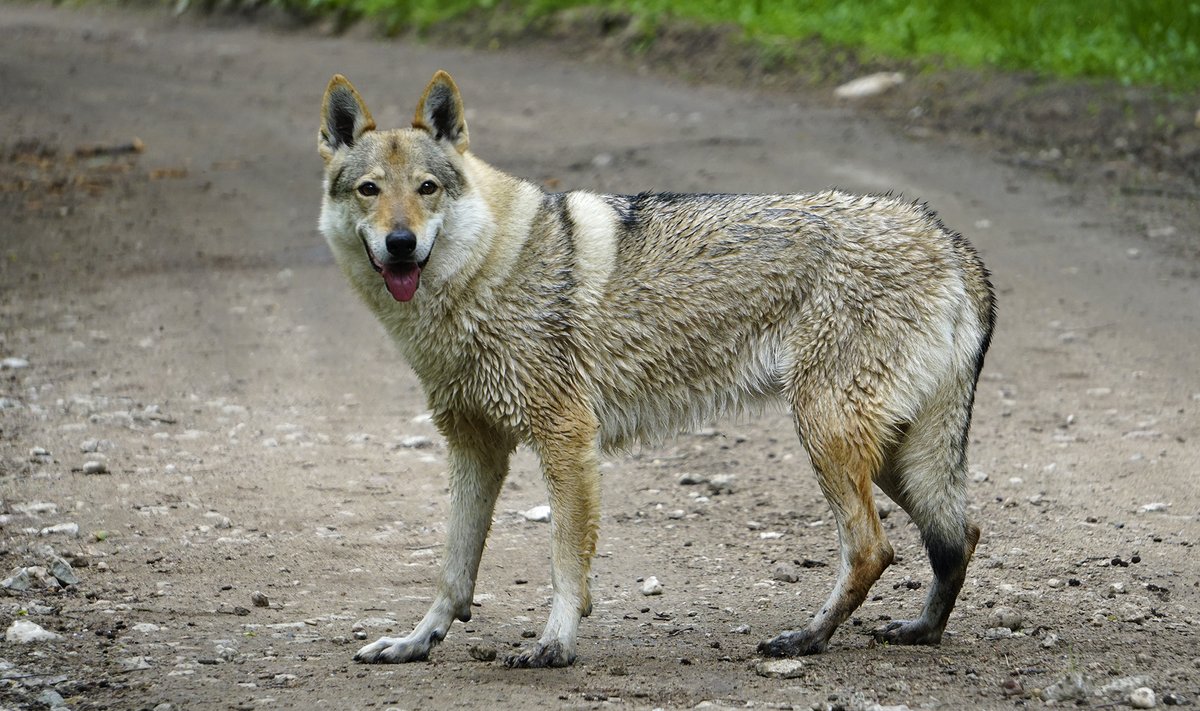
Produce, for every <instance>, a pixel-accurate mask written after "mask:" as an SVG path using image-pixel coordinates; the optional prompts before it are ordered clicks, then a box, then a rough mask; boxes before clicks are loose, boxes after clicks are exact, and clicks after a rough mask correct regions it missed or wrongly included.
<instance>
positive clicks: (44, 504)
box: [12, 501, 58, 516]
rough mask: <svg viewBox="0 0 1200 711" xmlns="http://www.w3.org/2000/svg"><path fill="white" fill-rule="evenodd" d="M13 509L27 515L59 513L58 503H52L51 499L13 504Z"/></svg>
mask: <svg viewBox="0 0 1200 711" xmlns="http://www.w3.org/2000/svg"><path fill="white" fill-rule="evenodd" d="M12 510H13V513H19V514H25V515H26V516H42V515H46V514H49V515H53V514H56V513H58V504H52V503H50V502H49V501H30V502H29V503H27V504H13V505H12Z"/></svg>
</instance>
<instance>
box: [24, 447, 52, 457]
mask: <svg viewBox="0 0 1200 711" xmlns="http://www.w3.org/2000/svg"><path fill="white" fill-rule="evenodd" d="M29 456H30V457H33V458H34V459H42V458H44V457H49V456H50V450H48V449H46V448H45V447H34V448H32V449H30V450H29Z"/></svg>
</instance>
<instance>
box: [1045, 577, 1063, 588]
mask: <svg viewBox="0 0 1200 711" xmlns="http://www.w3.org/2000/svg"><path fill="white" fill-rule="evenodd" d="M1046 585H1048V586H1049V587H1050V588H1052V589H1054V590H1057V589H1059V588H1061V587H1065V586H1066V582H1065V581H1063V580H1061V579H1060V578H1050V579H1049V580H1047V581H1046Z"/></svg>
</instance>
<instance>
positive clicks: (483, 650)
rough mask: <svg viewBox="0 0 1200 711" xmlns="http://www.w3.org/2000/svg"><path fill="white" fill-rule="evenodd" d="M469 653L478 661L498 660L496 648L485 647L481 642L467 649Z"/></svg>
mask: <svg viewBox="0 0 1200 711" xmlns="http://www.w3.org/2000/svg"><path fill="white" fill-rule="evenodd" d="M467 654H470V655H471V659H474V660H475V661H477V662H494V661H496V648H495V647H485V646H483V645H479V644H473V645H471V647H470V648H469V649H468V650H467Z"/></svg>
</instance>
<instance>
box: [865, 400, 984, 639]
mask: <svg viewBox="0 0 1200 711" xmlns="http://www.w3.org/2000/svg"><path fill="white" fill-rule="evenodd" d="M954 422H965V420H964V419H962V418H954V417H944V416H943V417H925V418H922V419H921V420H919V421H918V423H917V424H916V425H914V426H913V427H911V428H910V429H909V432H908V433H907V435H906V436H905V438H904V439H903V440H902V441H901V443H900V445H899V446H898V448H897V450H896V453H895V456H894V457H893V459H892V461H891V462H890V466H888V467H887V469H886V471H884V472H883V474H882V475H881V476H880V477H879V480H878V481H877V483H878V484H879V487H880V488H881V489H883V491H884V493H886V494H887V495H888V496H889V497H891V499H892V500H893V501H895V502H896V503H897V504H899V505H900V507H901V508H903V509H904V510H905V511H907V512H908V515H909V516H910V517H911V518H912V520H913V522H914V523H915V524H916V525H917V528H919V529H920V531H921V539H922V541H923V542H924V544H925V550H926V552H927V553H928V554H929V563H930V565H931V566H932V568H933V584H932V585H931V586H930V588H929V594H928V595H927V596H926V598H925V607H924V609H923V610H922V612H921V616H920V617H919V618H917V619H915V620H907V621H896V622H892V623H890V624H888V625H887V626H885V627H883V628H880V629H877V630H875V632H874V634H875V638H876V639H877V640H879V641H881V642H888V643H891V644H938V643H940V642H941V640H942V633H943V631H944V630H945V629H946V621H947V620H948V619H949V617H950V612H951V611H952V610H953V609H954V603H955V601H956V600H957V598H958V593H959V591H960V590H961V589H962V586H963V582H964V581H965V580H966V575H967V563H968V562H969V561H970V560H971V555H972V554H973V553H974V552H975V544H976V543H977V542H978V541H979V528H978V527H977V526H975V525H974V524H972V523H971V522H970V521H968V520H967V511H966V509H967V498H966V456H965V454H966V453H965V451H964V449H965V443H966V438H965V436H964V434H963V433H964V431H965V430H964V429H963V427H965V425H961V426H953V425H950V424H948V423H954Z"/></svg>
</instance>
